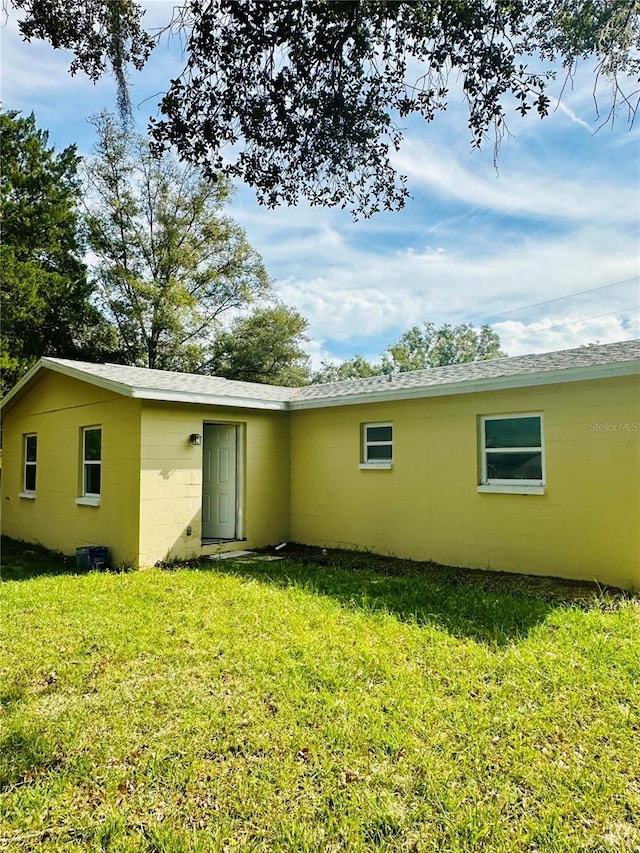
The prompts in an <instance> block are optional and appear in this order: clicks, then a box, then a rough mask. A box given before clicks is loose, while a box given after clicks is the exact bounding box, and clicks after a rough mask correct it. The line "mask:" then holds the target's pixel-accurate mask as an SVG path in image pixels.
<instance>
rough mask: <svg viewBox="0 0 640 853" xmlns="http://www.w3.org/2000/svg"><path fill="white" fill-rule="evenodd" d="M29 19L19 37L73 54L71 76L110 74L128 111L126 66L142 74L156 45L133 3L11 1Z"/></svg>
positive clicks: (121, 105) (121, 0)
mask: <svg viewBox="0 0 640 853" xmlns="http://www.w3.org/2000/svg"><path fill="white" fill-rule="evenodd" d="M11 4H12V5H13V6H14V7H15V8H16V9H19V10H21V11H24V12H25V13H26V17H25V18H24V19H23V20H22V21H20V23H19V28H20V32H21V33H22V35H23V36H24V38H25V39H26V40H27V41H31V39H33V38H36V39H44V40H45V41H48V42H50V43H51V45H52V46H53V47H55V48H61V49H62V50H67V51H70V52H71V53H72V54H73V60H72V62H71V66H70V68H69V70H70V72H71V74H76V73H77V72H78V71H83V72H84V73H85V74H87V76H88V77H89V78H90V79H91V80H93V81H96V80H98V79H99V78H100V77H101V76H102V75H103V74H104V72H105V71H106V70H107V69H109V70H111V71H112V72H113V75H114V76H115V78H116V82H117V84H118V108H119V110H120V112H121V114H122V115H126V114H127V113H128V112H129V110H130V102H129V90H128V85H127V77H126V72H127V66H128V65H129V64H132V65H133V66H134V68H136V69H137V70H140V69H141V68H142V67H143V66H144V64H145V62H146V61H147V59H148V58H149V54H150V53H151V50H152V48H153V45H154V39H153V38H152V36H151V35H150V34H149V33H147V32H146V31H145V29H144V27H143V26H142V18H143V15H144V11H143V10H142V8H141V7H140V5H139V4H138V3H134V2H132V0H108V2H105V0H11Z"/></svg>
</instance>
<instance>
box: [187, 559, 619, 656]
mask: <svg viewBox="0 0 640 853" xmlns="http://www.w3.org/2000/svg"><path fill="white" fill-rule="evenodd" d="M288 552H289V553H288V554H287V557H286V558H285V559H284V560H281V561H277V562H276V561H266V560H260V559H259V558H258V559H255V560H250V561H249V560H243V561H241V560H237V561H233V562H232V561H228V562H227V561H220V562H214V563H212V564H211V563H210V564H207V566H206V567H205V566H204V565H202V564H200V565H199V568H200V569H205V568H207V569H208V568H209V567H211V569H212V570H214V571H216V572H219V573H223V574H230V575H235V576H238V577H242V578H250V579H252V580H258V581H262V582H264V583H270V584H274V585H276V586H279V587H282V588H286V587H297V588H299V589H304V590H307V591H309V592H311V593H313V594H317V595H326V596H330V597H331V598H334V599H336V600H337V601H339V602H340V603H341V604H343V605H345V606H347V607H352V608H356V609H358V610H364V611H365V612H367V613H388V614H391V615H393V616H395V617H397V618H398V619H401V620H403V621H406V622H412V623H416V624H419V625H435V626H438V627H441V628H443V629H445V630H446V631H448V632H449V633H451V634H452V635H454V636H457V637H470V638H473V639H475V640H480V641H485V642H490V643H497V644H504V643H508V642H510V641H512V640H514V639H518V638H521V637H524V636H526V634H527V633H528V632H529V631H530V630H531V629H532V628H533V627H535V626H536V625H538V624H540V623H541V622H543V621H544V619H545V618H546V617H547V616H548V614H549V613H550V612H551V611H552V610H553V609H555V608H556V607H558V606H568V605H573V606H581V607H590V606H596V605H597V606H599V603H600V602H601V600H602V597H601V593H600V591H599V590H598V588H597V587H596V586H595V585H591V584H578V583H571V582H569V581H567V582H565V581H561V580H557V579H548V578H534V577H531V576H517V575H507V574H503V573H496V572H481V571H472V570H468V569H457V568H451V567H448V566H439V565H436V564H432V563H418V562H414V561H411V560H400V559H395V558H386V557H381V556H377V555H372V554H362V553H354V552H349V551H329V552H327V553H323V551H322V550H321V549H316V548H306V547H299V546H294V547H293V548H292V549H291V550H290V551H289V549H288ZM613 597H614V598H615V593H613Z"/></svg>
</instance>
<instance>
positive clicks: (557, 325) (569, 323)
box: [536, 304, 640, 332]
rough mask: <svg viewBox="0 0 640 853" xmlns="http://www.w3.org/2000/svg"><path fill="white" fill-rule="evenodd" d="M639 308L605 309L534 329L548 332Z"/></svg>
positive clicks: (634, 306) (632, 306) (638, 306)
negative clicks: (603, 312) (601, 312)
mask: <svg viewBox="0 0 640 853" xmlns="http://www.w3.org/2000/svg"><path fill="white" fill-rule="evenodd" d="M637 308H640V304H639V305H631V306H630V307H629V308H620V309H618V311H607V313H606V314H596V315H595V316H594V317H581V318H580V319H577V320H567V322H566V323H555V324H554V325H553V326H542V327H540V328H539V329H536V331H537V332H548V331H549V330H550V329H561V328H562V327H563V326H573V325H574V324H575V323H588V322H589V320H599V319H600V318H601V317H611V316H614V315H616V316H617V315H618V314H625V313H626V312H627V311H635V310H636V309H637Z"/></svg>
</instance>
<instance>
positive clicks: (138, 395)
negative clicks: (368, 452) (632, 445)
mask: <svg viewBox="0 0 640 853" xmlns="http://www.w3.org/2000/svg"><path fill="white" fill-rule="evenodd" d="M47 370H50V371H53V372H55V373H60V374H62V375H64V376H68V377H70V378H72V379H76V380H78V381H83V382H88V383H89V384H91V385H95V386H97V387H99V388H104V389H105V390H107V391H111V392H113V393H115V394H120V395H122V396H123V397H129V398H132V399H139V400H151V401H156V402H165V403H184V404H191V405H203V406H226V407H231V408H243V409H258V410H267V411H290V410H292V411H297V410H303V409H319V408H329V407H335V406H357V405H363V404H365V403H383V402H390V401H393V400H415V399H419V398H427V397H446V396H453V395H457V394H478V393H482V392H489V391H506V390H509V389H516V388H532V387H536V386H544V385H555V384H560V383H566V382H586V381H589V380H596V379H607V378H617V377H623V376H631V375H634V374H640V359H632V360H628V361H619V362H608V363H606V364H595V365H587V366H584V367H573V368H565V369H556V370H548V371H540V372H535V373H520V374H513V375H510V376H509V375H507V376H498V377H488V378H484V379H482V378H481V379H473V380H469V379H467V380H464V381H458V382H442V383H438V384H437V385H435V384H434V385H414V386H405V387H397V386H396V387H395V388H389V389H386V388H384V387H382V386H381V385H380V384H378V385H376V386H375V388H373V389H371V390H367V391H360V392H358V393H356V394H349V395H343V394H336V395H334V396H326V397H311V398H309V399H304V398H302V399H295V396H294V395H295V390H294V389H292V397H291V398H290V399H284V398H283V399H280V400H278V399H276V400H265V399H260V398H256V397H251V396H242V395H237V394H235V395H231V394H220V393H213V394H208V393H199V392H193V391H179V390H175V389H174V390H162V389H158V388H147V387H143V386H132V385H127V384H126V383H123V382H117V381H115V380H113V379H107V378H105V377H102V376H97V375H95V374H93V373H88V372H87V371H83V370H79V369H78V368H75V367H72V366H71V365H68V364H61V363H60V362H59V361H56V360H53V359H47V358H42V359H40V361H39V362H38V363H37V364H36V365H34V366H33V367H32V368H31V370H29V372H28V373H26V374H25V376H23V377H22V379H21V380H20V381H19V382H18V383H17V384H16V385H15V386H14V387H13V388H12V389H11V391H9V392H8V393H7V394H6V395H5V396H4V398H3V399H2V400H0V410H1V411H2V412H6V411H9V410H10V409H11V408H12V406H13V405H14V404H15V403H16V402H17V400H19V399H20V397H22V396H23V395H24V394H25V393H26V392H27V390H28V389H29V388H31V387H32V386H33V385H34V384H36V383H37V382H38V381H39V380H40V379H41V378H42V376H43V375H44V372H45V371H47Z"/></svg>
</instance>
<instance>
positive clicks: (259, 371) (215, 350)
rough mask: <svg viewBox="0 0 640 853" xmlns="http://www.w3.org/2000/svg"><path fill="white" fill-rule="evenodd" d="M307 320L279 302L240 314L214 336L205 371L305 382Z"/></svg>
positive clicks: (267, 380) (286, 382)
mask: <svg viewBox="0 0 640 853" xmlns="http://www.w3.org/2000/svg"><path fill="white" fill-rule="evenodd" d="M307 326H308V323H307V321H306V320H305V319H304V317H302V316H301V315H300V314H299V313H298V312H297V311H295V310H294V309H293V308H289V307H287V306H286V305H283V304H282V303H279V304H277V305H274V306H268V307H263V308H259V309H257V310H256V311H254V312H253V313H252V314H250V315H249V316H248V317H239V318H237V319H236V320H235V321H234V323H233V324H232V326H231V328H230V329H228V330H227V331H224V332H221V333H219V334H218V336H217V337H216V339H215V341H214V342H213V346H212V348H211V358H210V361H209V363H208V365H207V368H208V369H207V372H210V373H213V374H215V375H216V376H223V377H225V378H226V379H238V380H241V381H243V382H262V383H264V384H266V385H289V386H296V385H305V384H306V383H307V382H308V381H309V362H310V359H309V356H308V355H307V353H306V352H305V351H304V349H303V343H304V342H305V341H306V338H305V336H304V333H305V331H306V329H307Z"/></svg>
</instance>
